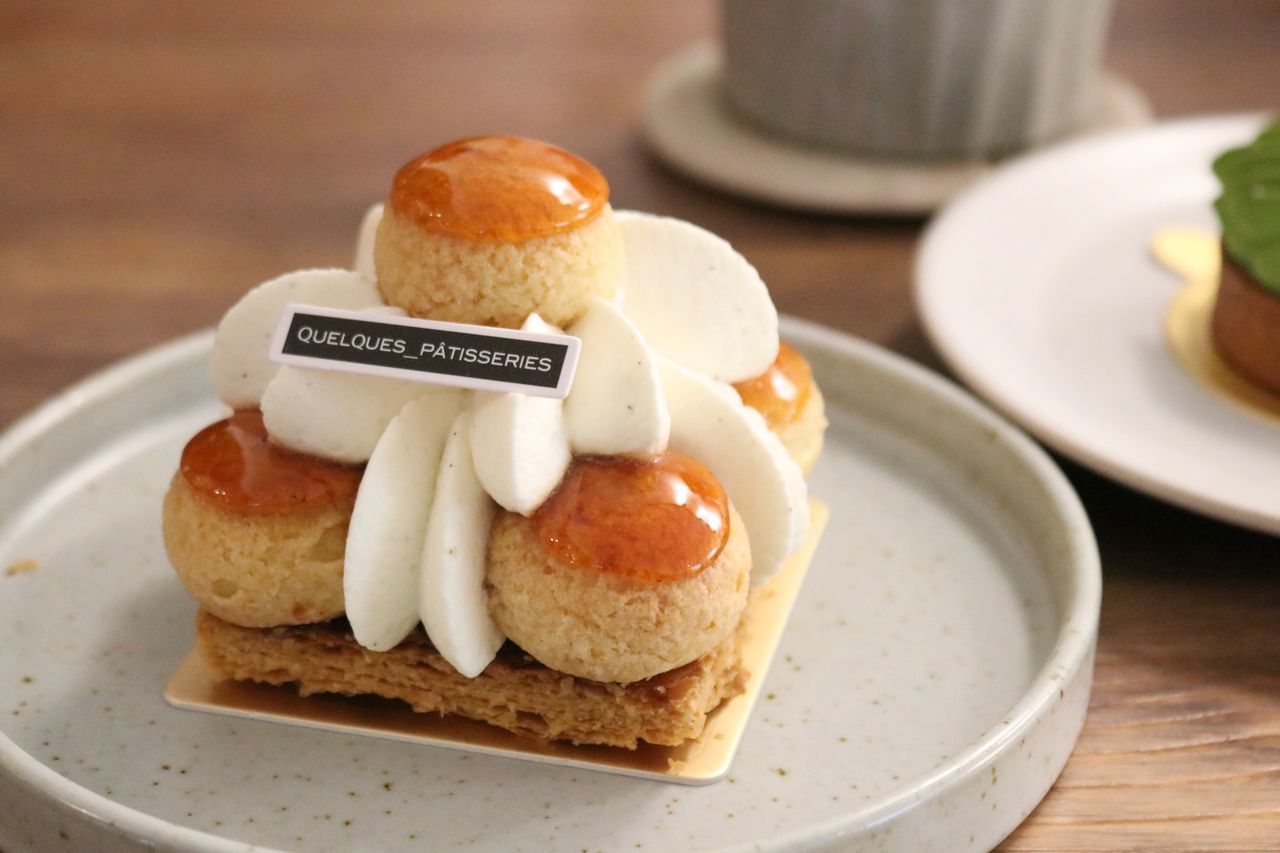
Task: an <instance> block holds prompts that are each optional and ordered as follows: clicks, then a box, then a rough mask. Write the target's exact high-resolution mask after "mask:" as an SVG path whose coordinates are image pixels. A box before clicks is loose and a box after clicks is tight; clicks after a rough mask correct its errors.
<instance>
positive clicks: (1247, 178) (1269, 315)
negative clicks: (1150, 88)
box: [1212, 123, 1280, 393]
mask: <svg viewBox="0 0 1280 853" xmlns="http://www.w3.org/2000/svg"><path fill="white" fill-rule="evenodd" d="M1213 170H1214V172H1215V174H1217V176H1218V179H1219V180H1220V181H1221V182H1222V194H1221V195H1220V196H1219V197H1218V199H1217V201H1216V202H1215V203H1214V207H1215V208H1216V210H1217V212H1218V218H1219V219H1220V220H1221V222H1222V273H1221V276H1220V278H1219V282H1218V295H1217V298H1216V301H1215V302H1214V307H1213V320H1212V331H1213V342H1214V346H1215V347H1216V348H1217V350H1218V353H1219V354H1220V355H1221V356H1222V359H1223V361H1225V362H1226V363H1227V364H1228V365H1229V366H1230V367H1231V368H1232V369H1233V370H1234V371H1236V372H1237V373H1239V374H1240V375H1242V376H1244V377H1245V378H1247V379H1249V380H1251V381H1252V382H1255V383H1257V384H1258V385H1261V386H1262V387H1264V388H1266V389H1268V390H1270V391H1272V392H1274V393H1280V123H1276V124H1272V125H1271V126H1270V127H1268V128H1267V129H1266V130H1264V131H1262V133H1261V134H1260V135H1259V136H1258V138H1257V139H1256V140H1254V141H1253V142H1252V143H1250V144H1249V145H1246V146H1244V147H1243V148H1237V149H1234V150H1232V151H1228V152H1226V153H1224V154H1222V155H1221V156H1220V157H1218V159H1217V160H1216V161H1215V162H1214V164H1213Z"/></svg>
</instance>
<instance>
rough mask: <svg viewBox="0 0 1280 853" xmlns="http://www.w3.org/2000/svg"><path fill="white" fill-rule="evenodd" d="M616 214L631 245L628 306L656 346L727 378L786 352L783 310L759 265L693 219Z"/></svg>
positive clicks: (745, 375) (736, 378)
mask: <svg viewBox="0 0 1280 853" xmlns="http://www.w3.org/2000/svg"><path fill="white" fill-rule="evenodd" d="M614 217H615V219H617V222H618V227H619V228H620V229H621V230H622V241H623V247H624V248H625V250H626V274H625V277H624V280H623V285H622V303H621V304H622V309H623V311H625V312H626V314H627V316H628V317H630V318H631V320H632V321H633V322H634V323H635V324H636V326H637V327H639V329H640V331H641V332H643V333H644V336H645V339H646V340H647V341H648V342H649V345H650V346H651V347H652V348H653V349H654V351H655V352H657V353H658V354H659V355H662V356H665V357H666V358H669V359H671V360H673V361H675V362H677V363H679V364H682V365H684V366H685V367H689V368H692V369H694V370H697V371H699V372H701V373H704V374H706V375H707V376H710V377H711V378H712V379H715V380H717V381H719V382H741V381H743V380H746V379H751V378H753V377H756V376H759V375H760V374H762V373H764V372H765V370H766V369H768V367H769V365H770V364H772V363H773V360H774V359H775V358H776V357H777V355H778V312H777V309H775V308H774V307H773V301H772V300H771V299H770V298H769V291H768V289H767V288H766V287H765V284H764V282H763V281H761V279H760V274H759V273H757V272H756V270H755V267H753V266H751V264H750V263H749V262H748V261H747V259H746V258H744V257H742V255H740V254H739V253H738V252H737V251H736V250H735V249H734V248H733V247H732V246H730V245H729V244H728V243H727V242H726V241H725V240H723V239H721V238H720V237H717V236H716V235H715V234H712V233H711V232H710V231H707V230H705V229H702V228H699V227H698V226H696V225H693V224H691V223H689V222H684V221H682V220H679V219H671V218H668V217H664V216H653V215H651V214H648V213H638V212H636V211H629V210H623V211H617V212H616V213H615V214H614Z"/></svg>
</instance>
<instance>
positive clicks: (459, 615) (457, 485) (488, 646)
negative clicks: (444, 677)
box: [418, 411, 505, 678]
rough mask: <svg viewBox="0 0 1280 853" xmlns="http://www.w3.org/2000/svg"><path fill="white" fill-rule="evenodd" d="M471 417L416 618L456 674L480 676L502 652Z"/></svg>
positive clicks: (463, 417) (455, 436) (465, 420)
mask: <svg viewBox="0 0 1280 853" xmlns="http://www.w3.org/2000/svg"><path fill="white" fill-rule="evenodd" d="M470 429H471V413H470V412H468V411H464V412H463V413H462V414H460V415H458V417H457V419H456V420H455V421H454V424H453V428H452V429H451V430H450V432H449V438H448V440H447V441H446V442H445V446H444V454H443V456H442V458H441V460H440V473H439V476H438V477H437V478H436V493H435V501H434V508H433V511H432V513H431V518H430V520H429V521H428V522H427V535H426V541H425V542H424V544H423V548H422V568H421V577H420V581H419V588H418V615H419V616H421V618H422V624H423V625H424V626H425V627H426V629H427V636H429V637H430V638H431V642H432V644H433V645H434V646H435V647H436V649H437V650H438V651H439V652H440V654H441V655H442V656H443V657H444V659H445V660H447V661H448V662H449V663H450V664H451V665H452V666H453V668H454V669H456V670H457V671H458V672H460V673H462V674H463V675H464V676H466V677H467V678H475V677H476V676H477V675H479V674H480V673H481V672H482V671H483V670H484V668H485V667H486V666H488V665H489V662H490V661H492V660H493V658H494V655H496V654H497V653H498V649H499V648H500V647H501V646H502V643H503V640H504V639H505V638H504V637H503V636H502V632H501V631H500V630H499V629H498V626H497V625H495V624H494V622H493V617H491V616H490V615H489V606H488V602H487V600H486V597H485V591H484V573H485V564H486V561H487V556H488V549H489V527H490V525H491V524H492V523H493V512H494V503H493V501H492V500H490V499H489V496H488V495H487V494H486V493H485V490H484V487H483V486H482V485H481V484H480V479H479V478H478V477H477V476H476V472H475V469H474V467H473V466H472V462H471V442H470V440H469V439H468V433H469V432H470Z"/></svg>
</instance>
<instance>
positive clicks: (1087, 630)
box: [0, 321, 1100, 853]
mask: <svg viewBox="0 0 1280 853" xmlns="http://www.w3.org/2000/svg"><path fill="white" fill-rule="evenodd" d="M784 332H785V334H786V335H787V336H788V337H789V338H790V339H791V340H792V341H794V342H795V343H796V344H797V345H799V347H800V348H801V349H802V350H803V351H804V352H805V353H806V354H807V355H808V356H809V358H810V359H811V360H812V363H813V366H814V369H815V372H816V374H817V376H818V378H819V380H820V382H821V384H822V386H823V389H824V391H825V393H826V395H827V400H828V406H829V409H830V415H831V420H832V426H831V430H830V433H829V438H828V446H827V450H826V453H825V455H824V457H823V459H822V462H821V463H820V465H819V467H818V470H817V471H816V473H815V475H814V479H813V488H814V491H815V493H816V494H818V495H819V496H821V497H822V498H823V499H824V500H826V501H827V503H828V504H830V507H831V513H832V515H831V522H830V524H829V526H828V528H827V532H826V534H825V537H824V539H823V541H822V544H821V547H820V549H819V551H818V555H817V557H816V558H815V560H814V563H813V565H812V567H811V569H810V572H809V575H808V578H807V579H806V582H805V586H804V588H803V589H802V590H801V594H800V598H799V600H798V601H797V603H796V607H795V611H794V613H793V615H792V618H791V624H790V625H789V626H788V629H787V632H786V634H785V635H784V636H783V640H782V645H781V647H780V649H779V652H778V655H779V656H778V658H777V659H776V660H775V662H774V665H773V667H772V669H771V671H770V673H769V675H768V678H767V680H766V683H765V685H764V690H765V691H766V692H765V696H764V698H763V700H762V701H761V702H760V704H759V706H758V707H757V708H756V710H755V714H754V716H753V719H752V720H751V722H750V724H749V725H748V728H747V731H746V735H745V737H744V740H743V744H742V747H741V750H740V752H739V754H738V758H737V760H736V763H735V765H734V767H733V769H732V770H731V771H730V775H729V778H728V779H726V780H725V781H723V782H720V783H718V784H716V785H711V786H707V787H704V788H683V787H675V786H672V785H667V784H662V783H656V782H651V781H646V780H638V779H629V778H625V777H619V776H606V775H601V774H595V773H590V772H584V771H580V770H574V769H570V768H557V767H548V766H546V765H541V764H534V763H529V762H523V761H513V760H509V759H502V758H494V757H486V756H479V755H467V754H461V753H457V752H448V751H444V750H438V749H432V748H425V747H423V748H412V747H406V746H405V745H404V744H399V743H394V742H391V741H385V740H378V739H372V738H358V737H349V736H344V735H338V734H334V733H330V732H320V731H313V730H308V729H299V728H292V727H287V726H281V725H276V724H271V723H255V722H252V721H244V720H233V719H228V718H224V717H217V716H212V715H207V714H195V713H191V712H188V711H181V710H176V709H173V708H170V707H169V706H167V705H166V704H165V702H164V699H163V696H162V691H163V686H164V682H165V679H166V678H167V677H168V676H169V674H170V673H172V672H173V670H174V669H175V668H176V666H177V664H178V662H179V661H180V660H181V659H182V658H183V656H184V655H185V654H186V653H187V651H188V650H189V648H190V646H191V624H192V617H193V615H194V606H193V605H192V603H191V602H190V601H189V600H188V599H187V597H186V595H185V593H184V592H183V590H182V589H181V587H180V586H179V584H178V583H177V581H176V579H175V578H174V577H173V575H172V573H171V571H170V569H169V568H168V566H167V564H166V561H165V558H164V554H163V551H162V548H161V543H160V533H159V501H160V496H161V494H162V492H163V490H164V488H165V484H166V481H167V480H168V478H169V476H170V475H171V473H172V471H173V468H174V465H175V463H176V461H177V458H178V453H179V451H180V449H181V447H182V445H183V443H184V442H185V441H186V439H187V438H188V437H189V436H190V435H191V434H192V433H193V432H194V430H195V429H196V428H197V427H199V426H201V425H202V424H204V423H206V422H207V421H209V420H211V419H212V418H214V417H216V415H217V412H218V411H219V410H218V407H217V406H216V404H215V403H214V402H213V397H212V392H211V390H210V388H209V386H208V381H207V379H206V378H205V377H206V373H205V361H206V358H207V354H208V348H209V342H210V339H209V337H208V336H204V335H202V336H196V337H193V338H188V339H186V340H182V341H178V342H177V343H175V344H172V345H170V346H167V347H164V348H161V349H159V350H156V351H153V352H150V353H147V354H144V355H142V356H139V357H138V358H135V359H133V360H131V361H128V362H125V363H124V364H122V365H120V366H118V367H116V368H114V369H112V370H109V371H107V372H106V373H104V374H101V375H99V376H97V377H95V378H93V379H90V380H88V381H86V382H84V383H82V384H81V385H79V386H77V387H76V388H74V389H72V390H71V391H69V392H67V393H66V394H64V395H62V396H60V397H58V398H57V399H55V400H53V401H52V402H50V403H49V404H48V405H46V406H45V407H44V408H43V409H41V410H39V411H38V412H36V413H35V414H34V415H32V416H31V417H29V418H28V419H26V420H24V421H22V422H20V423H19V424H17V425H16V426H15V427H14V428H13V429H12V430H10V431H9V433H8V434H7V435H5V436H4V437H3V438H0V520H2V522H0V732H3V734H2V735H0V849H3V850H5V851H6V853H26V851H42V853H43V851H49V850H60V849H66V850H95V851H102V853H108V851H124V850H138V849H153V848H154V847H159V848H162V849H166V850H168V849H175V850H200V851H241V850H246V849H249V847H250V845H256V847H255V848H254V849H261V848H264V847H265V848H275V849H284V850H307V851H353V850H379V851H396V850H411V849H425V848H432V849H448V848H453V847H457V846H462V845H464V844H466V845H470V846H471V847H473V848H475V849H489V850H519V849H525V850H546V849H573V850H580V849H590V850H596V849H602V850H620V849H635V848H636V847H638V846H642V847H644V848H647V849H655V848H656V849H688V848H698V849H707V848H718V849H741V848H751V849H759V848H770V849H781V848H795V847H807V848H816V847H823V846H837V845H838V846H840V847H841V849H850V848H874V849H877V850H886V849H892V850H910V851H920V850H928V849H932V850H948V851H951V850H962V849H975V850H981V849H986V848H988V847H990V846H992V845H994V844H995V843H996V842H998V841H999V840H1000V839H1001V838H1002V837H1004V836H1005V835H1006V834H1007V833H1008V832H1009V831H1010V830H1012V829H1013V828H1014V827H1015V826H1016V825H1017V823H1018V822H1019V821H1020V820H1022V818H1023V817H1025V816H1026V815H1027V814H1028V813H1029V812H1030V810H1031V809H1032V808H1034V806H1035V805H1036V803H1037V802H1038V801H1039V800H1040V798H1041V797H1042V796H1043V795H1044V793H1045V791H1046V790H1047V789H1048V787H1049V785H1050V784H1051V783H1052V781H1053V779H1054V778H1056V776H1057V774H1058V772H1059V771H1060V769H1061V768H1062V765H1063V763H1064V762H1065V761H1066V758H1067V755H1068V754H1069V753H1070V751H1071V747H1072V745H1073V743H1074V741H1075V738H1076V735H1077V733H1078V732H1079V729H1080V725H1081V722H1082V720H1083V718H1084V712H1085V707H1086V704H1087V701H1088V695H1089V680H1090V674H1091V670H1092V661H1093V648H1094V640H1095V636H1096V629H1097V616H1098V603H1099V586H1100V581H1099V569H1098V559H1097V552H1096V548H1095V546H1094V542H1093V537H1092V533H1091V531H1090V529H1089V525H1088V522H1087V520H1086V519H1085V516H1084V513H1083V511H1082V510H1081V508H1080V505H1079V503H1078V502H1077V500H1076V497H1075V495H1074V494H1073V493H1072V492H1071V490H1070V488H1069V486H1068V485H1067V483H1066V482H1065V480H1064V479H1063V478H1062V476H1061V475H1060V473H1059V472H1058V471H1057V469H1056V468H1054V466H1053V464H1052V463H1051V462H1050V461H1049V460H1048V459H1047V457H1046V456H1045V455H1044V454H1043V453H1042V452H1041V451H1040V450H1039V449H1038V448H1036V447H1035V446H1034V445H1033V444H1032V443H1031V442H1030V441H1029V440H1027V439H1026V438H1025V437H1024V436H1023V435H1021V434H1020V433H1018V432H1017V431H1016V430H1014V429H1012V428H1010V427H1009V426H1007V425H1006V424H1005V423H1004V422H1002V421H1000V420H999V419H998V418H996V417H995V416H994V415H992V414H991V413H990V412H989V411H987V410H986V409H985V408H984V407H982V406H981V405H980V404H978V403H976V402H974V401H973V400H972V399H971V398H970V397H968V396H967V395H966V394H964V393H963V392H961V391H958V390H957V389H956V388H954V387H953V386H951V385H950V384H948V383H946V382H945V381H943V380H941V379H939V378H937V377H936V376H933V375H932V374H929V373H927V372H925V371H923V370H922V369H920V368H918V367H915V366H913V365H911V364H909V363H907V362H905V361H903V360H902V359H899V358H897V357H894V356H891V355H888V354H886V353H885V352H883V351H882V350H879V349H877V348H875V347H871V346H868V345H866V344H862V343H859V342H857V341H854V340H852V339H850V338H848V337H846V336H843V335H840V334H837V333H834V332H831V331H827V330H824V329H821V328H819V327H815V326H810V325H805V324H801V323H797V322H794V321H792V322H789V323H787V324H786V325H785V327H784ZM23 561H34V568H32V565H33V564H32V563H30V562H23ZM5 566H14V567H15V568H17V569H27V570H26V571H19V572H15V573H13V574H7V573H6V572H5V569H4V567H5Z"/></svg>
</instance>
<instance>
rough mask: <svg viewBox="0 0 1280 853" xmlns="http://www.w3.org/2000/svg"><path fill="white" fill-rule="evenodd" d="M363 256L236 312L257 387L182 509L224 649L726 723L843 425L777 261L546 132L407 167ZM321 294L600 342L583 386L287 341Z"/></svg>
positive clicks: (347, 682)
mask: <svg viewBox="0 0 1280 853" xmlns="http://www.w3.org/2000/svg"><path fill="white" fill-rule="evenodd" d="M354 266H355V268H354V269H353V270H338V269H327V270H302V271H298V272H293V273H288V274H286V275H283V276H280V277H278V278H275V279H272V280H270V281H267V282H265V283H263V284H261V285H259V286H258V287H256V288H254V289H253V290H251V291H249V292H248V293H247V294H246V295H245V296H244V297H243V298H242V299H241V300H240V301H239V302H238V303H237V304H236V305H235V306H233V307H232V308H231V309H230V310H229V311H228V312H227V314H226V315H225V316H224V317H223V319H222V321H221V322H220V323H219V326H218V330H217V334H216V337H215V342H214V349H213V355H212V364H211V372H212V376H213V380H214V386H215V389H216V390H217V393H218V395H219V397H220V398H221V399H222V400H223V401H224V402H225V403H226V404H227V405H228V406H229V407H230V408H231V409H232V410H233V412H232V414H231V415H230V416H229V417H227V418H225V419H224V420H221V421H219V422H217V423H215V424H212V425H210V426H208V427H206V428H205V429H203V430H201V431H200V432H199V433H197V434H196V435H195V436H194V437H193V438H192V439H191V440H190V442H189V443H188V444H187V446H186V448H185V449H184V451H183V453H182V458H181V462H180V465H179V469H178V471H177V472H176V473H175V475H174V477H173V479H172V482H171V485H170V488H169V491H168V493H167V495H166V497H165V501H164V512H163V515H164V540H165V545H166V549H167V551H168V554H169V557H170V561H171V562H172V564H173V566H174V568H175V570H176V571H177V574H178V576H179V577H180V578H181V580H182V582H183V583H184V585H185V586H186V588H187V590H188V591H189V592H190V594H191V595H192V597H193V598H194V599H195V600H196V601H197V603H198V604H199V606H200V613H199V615H198V617H197V625H196V633H197V646H198V649H199V651H200V654H201V655H202V657H203V658H204V660H205V661H206V662H207V663H208V664H209V665H210V666H211V667H212V669H214V670H215V671H216V672H217V673H219V674H220V675H222V676H224V677H227V678H232V679H238V680H251V681H258V682H265V683H271V684H294V685H297V687H298V689H299V690H300V691H301V692H302V693H303V694H304V695H306V694H311V693H317V692H330V693H341V694H352V695H356V694H374V695H378V696H383V697H388V698H392V699H399V700H403V701H404V702H406V703H408V704H409V705H410V706H412V707H413V708H414V709H415V710H417V711H421V712H427V711H434V712H440V713H446V714H458V715H462V716H465V717H469V718H472V719H476V720H481V721H484V722H487V723H490V724H493V725H496V726H499V727H502V728H504V729H507V730H509V731H512V732H516V733H518V734H521V735H527V736H531V737H536V738H543V739H553V740H566V741H572V742H574V743H591V744H607V745H613V746H623V747H629V748H634V747H635V746H636V745H637V744H638V743H639V742H640V741H646V742H649V743H654V744H663V745H676V744H680V743H683V742H685V741H687V740H689V739H691V738H696V737H697V736H698V735H699V734H700V732H701V731H702V728H703V726H704V725H705V722H706V718H707V715H708V714H709V713H710V712H711V711H712V710H714V709H715V708H716V706H718V705H719V704H720V703H721V702H723V701H725V700H726V699H728V698H731V697H732V696H734V695H736V694H737V693H738V692H739V691H741V689H742V684H743V680H744V677H745V672H744V669H743V666H742V662H741V657H740V654H739V646H740V643H741V641H742V638H743V633H744V631H745V630H746V628H745V627H744V626H746V625H747V624H748V620H747V616H748V615H749V613H750V610H751V602H752V601H753V599H754V598H755V597H756V596H758V595H760V594H762V590H763V591H765V593H767V590H768V579H769V578H770V576H771V575H772V574H773V573H774V572H776V571H777V570H778V569H779V568H780V567H781V566H782V565H783V563H784V562H785V561H786V560H787V558H788V557H789V556H790V555H792V554H793V553H794V552H795V551H796V549H797V548H798V547H799V546H800V544H801V542H802V541H803V539H804V536H805V534H806V530H807V526H808V503H807V487H806V484H805V480H804V472H805V471H807V470H808V469H809V468H811V467H812V465H813V463H814V462H815V460H816V459H817V456H818V453H819V451H820V449H821V443H822V434H823V430H824V429H825V426H826V422H825V419H824V418H823V412H822V397H821V394H820V392H819V391H818V388H817V386H816V384H815V383H814V381H813V377H812V374H811V372H810V370H809V366H808V364H807V363H806V362H805V360H804V358H803V357H802V356H801V355H800V354H799V353H797V352H796V351H794V350H793V349H791V348H789V347H787V346H785V345H783V344H780V342H779V340H778V331H777V314H776V311H775V309H774V307H773V304H772V302H771V300H770V299H769V295H768V292H767V290H766V288H765V286H764V283H763V282H762V281H761V280H760V277H759V275H758V274H757V273H756V271H755V270H754V269H753V268H752V267H751V265H750V264H749V263H748V262H747V261H746V260H745V259H744V258H743V257H742V256H741V255H740V254H738V253H737V252H736V251H734V250H733V248H732V247H730V246H729V244H728V243H726V242H725V241H723V240H721V239H720V238H718V237H716V236H715V235H713V234H710V233H709V232H707V231H704V230H703V229H701V228H698V227H697V226H694V225H692V224H689V223H687V222H682V221H679V220H675V219H669V218H664V217H659V216H653V215H649V214H645V213H637V212H630V211H614V210H613V209H612V208H611V207H610V205H609V198H608V184H607V182H606V181H605V179H604V177H603V176H602V175H601V174H600V172H599V171H598V170H597V169H596V168H595V167H594V166H592V165H591V164H590V163H587V162H586V161H585V160H582V159H581V158H579V157H576V156H575V155H573V154H570V153H569V152H567V151H564V150H562V149H559V148H556V147H554V146H551V145H548V144H545V143H541V142H536V141H533V140H527V139H520V138H515V137H480V138H474V139H466V140H461V141H458V142H454V143H451V144H448V145H445V146H443V147H440V148H437V149H435V150H433V151H431V152H429V153H427V154H424V155H422V156H421V157H418V158H416V159H414V160H413V161H411V162H409V163H408V164H407V165H406V166H404V167H403V168H402V169H401V170H400V171H399V172H398V173H397V174H396V176H395V178H394V181H393V183H392V187H391V191H390V194H389V196H388V198H387V200H386V203H385V205H376V206H375V207H373V208H372V209H371V210H370V211H369V213H368V214H367V215H366V217H365V220H364V223H363V225H362V227H361V230H360V235H359V239H358V243H357V250H356V261H355V264H354ZM290 304H305V305H311V306H319V307H322V308H330V309H343V310H347V311H360V312H369V314H370V315H371V316H379V315H383V316H398V317H405V316H408V317H415V318H422V319H425V320H432V321H446V322H449V323H465V324H475V325H483V326H502V327H507V328H519V329H523V330H526V331H534V332H563V333H566V334H568V335H571V336H574V337H576V338H578V339H579V340H580V342H581V345H580V347H581V349H580V358H579V362H578V366H577V372H576V375H575V377H574V380H573V384H572V387H571V389H570V391H569V393H568V396H567V397H565V398H564V399H554V398H551V397H543V396H530V395H525V394H522V393H518V392H494V391H479V390H466V389H463V388H458V387H447V386H445V385H440V384H431V383H429V382H421V381H411V380H407V379H400V378H392V377H387V376H370V375H363V374H359V373H352V372H344V371H341V370H327V369H320V368H316V367H301V366H297V365H293V364H279V363H276V362H275V361H273V360H272V359H271V358H270V357H269V356H268V351H269V346H270V342H271V339H272V335H273V332H274V331H275V329H276V326H277V324H278V321H279V319H280V317H281V315H282V312H283V311H284V309H285V308H286V306H288V305H290Z"/></svg>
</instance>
